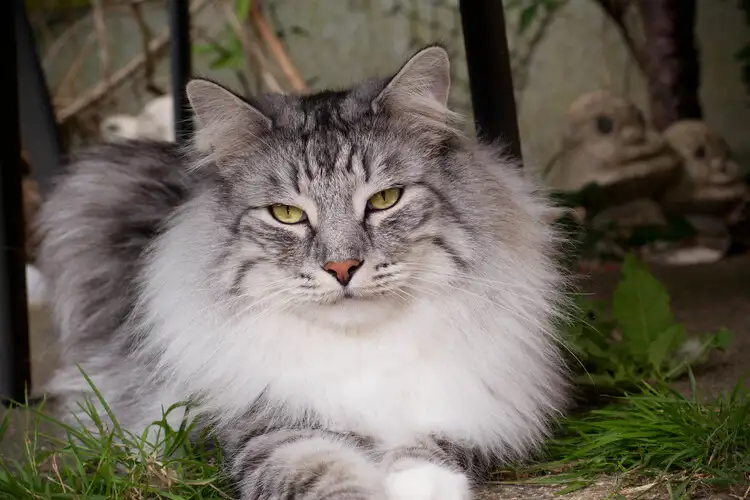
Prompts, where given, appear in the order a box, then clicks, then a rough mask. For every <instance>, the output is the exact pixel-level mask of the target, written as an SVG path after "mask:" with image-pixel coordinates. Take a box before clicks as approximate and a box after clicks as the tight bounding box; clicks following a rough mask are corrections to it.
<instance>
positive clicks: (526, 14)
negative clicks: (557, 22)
mask: <svg viewBox="0 0 750 500" xmlns="http://www.w3.org/2000/svg"><path fill="white" fill-rule="evenodd" d="M566 1H567V0H510V1H509V2H507V3H506V5H505V8H506V9H508V10H509V11H511V10H518V33H519V34H522V33H524V32H526V30H528V29H529V27H530V26H531V25H532V24H533V23H534V20H535V19H536V18H537V17H538V16H539V14H540V13H541V12H543V11H545V10H546V11H547V12H548V13H552V12H554V11H555V10H557V9H558V8H559V7H560V6H562V5H563V4H564V3H565V2H566Z"/></svg>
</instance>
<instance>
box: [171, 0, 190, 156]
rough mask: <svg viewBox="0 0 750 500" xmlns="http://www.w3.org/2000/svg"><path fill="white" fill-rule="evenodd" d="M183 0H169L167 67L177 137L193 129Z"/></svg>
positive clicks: (187, 13)
mask: <svg viewBox="0 0 750 500" xmlns="http://www.w3.org/2000/svg"><path fill="white" fill-rule="evenodd" d="M188 4H189V2H188V1H187V0H169V29H170V33H171V36H172V47H171V48H172V50H171V70H172V97H173V99H174V123H175V136H176V138H177V141H178V142H180V141H185V140H188V139H189V138H190V136H191V134H192V132H193V120H192V117H191V113H190V103H189V102H188V98H187V94H186V93H185V85H187V82H188V79H189V78H190V76H191V74H192V71H193V70H192V59H191V44H190V9H189V5H188Z"/></svg>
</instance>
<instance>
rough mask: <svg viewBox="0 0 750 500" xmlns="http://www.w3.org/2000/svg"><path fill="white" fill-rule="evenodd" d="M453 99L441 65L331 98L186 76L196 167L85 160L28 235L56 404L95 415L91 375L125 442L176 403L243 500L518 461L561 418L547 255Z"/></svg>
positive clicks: (553, 283) (437, 54) (315, 495)
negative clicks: (54, 358)
mask: <svg viewBox="0 0 750 500" xmlns="http://www.w3.org/2000/svg"><path fill="white" fill-rule="evenodd" d="M449 88H450V63H449V58H448V55H447V52H446V50H445V49H444V48H442V47H440V46H437V45H432V46H428V47H425V48H424V49H422V50H421V51H419V52H417V53H416V54H414V55H413V56H412V57H411V58H410V59H409V60H408V61H407V62H406V63H405V64H404V65H403V66H402V67H401V69H400V70H399V71H398V72H396V73H395V74H394V75H392V76H391V77H389V78H374V79H371V80H367V81H365V82H362V83H359V84H357V85H354V86H352V87H351V88H348V89H346V90H328V91H322V92H317V93H311V94H309V95H301V96H300V95H281V94H270V95H264V96H261V97H259V98H257V99H255V100H250V99H245V98H241V97H239V96H238V95H236V94H234V93H232V92H231V91H229V90H227V89H225V88H224V87H222V86H220V85H218V84H216V83H214V82H212V81H209V80H205V79H199V78H196V79H194V80H192V81H190V82H189V84H188V85H187V94H188V97H189V101H190V103H191V106H192V110H193V113H194V117H195V120H196V123H197V126H198V128H197V130H196V133H195V138H194V142H193V145H192V147H190V148H188V149H183V148H180V146H178V145H176V144H173V143H165V142H148V141H138V140H133V141H123V142H118V143H111V144H103V145H100V146H96V147H93V148H92V149H89V150H86V151H85V152H82V153H80V154H79V155H78V156H77V158H76V159H74V160H73V161H72V162H71V164H70V165H69V169H68V172H67V173H66V174H65V175H64V176H63V177H62V178H61V179H60V180H59V182H58V185H57V187H56V189H55V191H54V193H53V194H52V195H51V197H50V198H49V199H48V200H47V201H46V203H45V204H44V207H43V208H42V214H41V223H40V224H41V231H42V235H43V238H42V243H41V248H40V258H39V261H40V265H41V268H42V271H43V272H44V274H45V276H46V277H47V278H48V280H49V284H48V286H49V291H48V292H49V293H48V296H49V301H50V305H51V308H52V311H53V315H54V318H55V321H56V325H57V328H58V330H59V336H60V339H61V343H62V345H63V360H64V362H63V365H62V367H61V368H60V370H58V373H57V374H56V376H55V378H54V380H53V382H52V383H51V384H50V385H49V386H48V387H46V388H45V390H46V391H47V392H48V393H49V394H50V395H52V396H56V397H60V398H63V400H64V401H74V400H76V398H79V397H81V395H84V394H85V393H86V387H87V384H86V382H85V381H84V379H83V377H82V376H81V374H80V372H79V371H78V368H77V366H76V363H80V366H81V368H82V369H83V370H84V371H85V372H86V373H87V374H88V375H89V376H90V377H91V380H92V381H93V382H94V384H95V385H96V386H97V388H98V389H99V390H100V391H101V393H102V395H103V396H104V398H105V399H106V400H107V402H108V403H109V404H110V406H111V408H112V411H113V412H114V413H115V415H116V416H117V417H118V420H119V421H120V424H121V425H122V426H123V427H127V428H130V429H135V430H139V429H140V428H142V427H144V426H146V425H148V424H149V423H150V422H152V421H153V420H157V419H159V418H160V416H161V411H162V409H164V408H167V407H169V406H170V405H171V404H172V403H175V402H177V401H182V400H190V401H191V402H193V403H194V405H195V407H196V408H197V410H196V411H197V412H198V415H200V416H201V418H204V419H205V420H206V421H207V422H209V423H210V425H211V428H212V429H213V430H214V432H215V433H216V435H217V436H219V438H220V440H221V442H222V444H223V446H224V447H225V452H226V457H227V459H226V467H227V472H228V474H229V475H230V476H231V478H232V480H233V481H234V483H235V484H236V485H237V490H238V494H239V496H240V497H241V498H242V499H259V498H263V499H276V498H299V499H308V500H318V499H323V498H326V499H331V500H344V499H347V500H349V499H363V500H364V499H391V500H397V499H407V498H409V499H425V500H427V499H440V500H459V499H467V498H470V497H471V495H472V494H473V493H472V492H473V491H474V490H473V488H474V487H475V486H476V484H478V482H477V481H478V480H480V479H481V477H482V476H483V474H486V472H487V470H488V467H490V466H491V465H492V464H493V463H495V461H497V460H504V459H511V458H518V457H524V456H527V455H528V454H529V453H531V452H533V451H534V450H535V449H536V448H537V447H538V446H539V445H540V443H541V442H542V441H543V439H544V438H545V436H546V435H547V433H548V431H549V428H550V423H551V421H552V420H553V419H554V418H555V417H556V416H557V415H559V414H560V413H561V412H562V411H564V409H565V407H566V401H567V396H566V394H567V386H568V384H567V379H568V376H567V370H566V367H565V363H564V356H563V355H562V354H561V351H560V348H559V342H560V341H559V339H558V338H557V336H556V325H557V322H558V320H559V319H560V318H562V317H563V314H562V311H563V309H564V307H563V306H564V303H565V299H564V297H565V293H564V288H565V286H564V285H565V282H566V279H565V274H564V272H563V271H562V270H561V266H560V265H559V264H558V262H559V261H558V257H559V252H560V248H561V246H560V243H561V242H562V239H561V238H560V236H559V235H558V233H557V232H556V231H555V230H554V228H553V226H552V224H551V222H550V219H549V214H550V213H551V211H552V210H553V206H552V204H551V202H550V201H549V199H548V197H547V196H546V195H545V192H544V190H543V189H542V188H541V187H540V185H539V184H538V183H537V182H535V181H534V180H533V179H532V178H531V176H528V175H524V173H523V171H522V170H521V169H520V168H518V165H517V161H516V160H514V159H512V158H508V157H507V156H506V155H505V154H504V152H503V148H502V147H501V146H496V145H489V146H488V145H482V144H479V143H477V141H476V139H474V138H473V137H470V136H468V135H467V134H464V133H463V132H462V130H463V129H462V127H461V125H460V124H461V122H460V118H459V117H458V116H457V115H456V114H455V113H453V112H451V111H450V110H449V109H448V107H447V100H448V95H449ZM70 407H72V404H71V406H70Z"/></svg>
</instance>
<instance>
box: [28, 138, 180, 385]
mask: <svg viewBox="0 0 750 500" xmlns="http://www.w3.org/2000/svg"><path fill="white" fill-rule="evenodd" d="M184 164H185V161H184V159H183V157H182V154H181V152H180V150H179V148H178V147H177V145H175V144H173V143H167V142H155V141H123V142H114V143H109V144H104V145H100V146H96V147H93V148H91V149H88V150H86V151H84V152H83V153H81V154H79V155H78V156H77V157H75V158H74V159H73V160H72V161H71V162H70V163H69V165H68V170H67V171H66V173H65V174H64V175H62V176H61V177H60V178H59V179H58V183H57V185H56V188H55V189H54V190H53V192H52V194H51V195H50V197H49V198H48V199H47V200H46V201H45V202H44V204H43V205H42V208H41V210H40V214H39V219H38V231H39V234H40V236H41V242H40V248H39V254H38V259H37V265H38V266H39V269H40V271H41V273H42V275H43V276H44V279H45V285H46V286H45V288H46V290H45V302H46V303H47V306H48V307H49V310H50V313H51V315H52V324H53V328H54V329H55V330H56V334H57V336H58V338H59V342H60V348H61V349H60V352H61V355H62V360H61V363H62V366H61V367H60V370H59V371H63V372H65V371H68V372H70V371H71V370H73V369H74V368H73V365H74V363H81V364H82V365H83V366H85V365H87V364H88V365H89V366H91V367H92V368H94V369H97V370H101V369H106V367H107V366H112V367H113V368H114V367H116V366H118V365H119V364H120V359H118V358H123V357H124V353H123V352H121V351H120V346H124V347H123V348H126V347H127V344H128V339H127V338H126V337H127V336H128V334H129V332H127V331H124V330H125V329H124V328H123V325H124V324H125V323H126V321H127V318H128V315H129V314H130V312H131V310H132V308H133V304H134V301H135V293H136V291H135V290H134V288H135V275H136V273H137V272H138V270H139V267H140V261H141V256H142V254H143V251H144V249H145V248H146V246H147V245H148V244H149V242H150V241H151V240H152V239H153V238H154V237H155V236H156V235H158V233H159V231H160V230H161V228H162V227H163V225H164V222H165V221H166V219H167V218H168V216H169V214H170V213H171V212H172V210H173V209H174V208H175V207H177V206H179V204H180V203H182V201H183V200H184V199H185V197H186V196H187V191H188V186H187V183H186V179H185V172H186V169H185V168H184ZM91 375H92V376H93V375H95V374H91Z"/></svg>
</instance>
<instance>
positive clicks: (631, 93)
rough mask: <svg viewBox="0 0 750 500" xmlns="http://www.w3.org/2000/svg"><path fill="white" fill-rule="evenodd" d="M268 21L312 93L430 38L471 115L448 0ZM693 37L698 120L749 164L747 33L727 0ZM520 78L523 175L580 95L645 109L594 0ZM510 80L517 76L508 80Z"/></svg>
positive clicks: (309, 6) (72, 51)
mask: <svg viewBox="0 0 750 500" xmlns="http://www.w3.org/2000/svg"><path fill="white" fill-rule="evenodd" d="M265 5H266V6H268V7H269V8H270V12H269V14H270V17H271V19H272V20H273V21H274V22H275V23H277V25H278V26H279V27H280V28H281V30H282V31H283V32H284V35H285V43H286V44H287V46H288V48H289V51H290V53H291V56H292V58H293V59H294V61H295V63H296V64H297V66H298V67H299V69H300V72H301V73H302V75H303V76H304V77H305V78H306V79H308V81H309V82H310V84H311V86H312V87H313V88H323V87H329V86H341V85H346V84H348V83H351V82H354V81H357V80H359V79H361V78H365V77H368V76H373V75H382V74H384V73H388V72H391V71H394V70H395V69H397V68H398V66H399V65H400V64H401V63H402V61H403V59H404V58H405V57H406V56H407V55H408V54H409V53H410V52H412V51H413V50H414V49H415V48H417V47H418V46H420V45H422V44H426V43H429V42H431V41H433V40H436V41H441V42H443V43H446V44H448V45H449V48H450V50H451V52H453V61H454V68H453V72H454V75H453V79H454V87H453V95H452V104H453V105H454V106H455V107H456V108H457V109H459V110H462V111H464V112H466V113H469V112H470V107H471V106H470V100H469V93H468V87H467V77H466V64H465V60H464V53H463V40H462V38H461V36H462V35H461V26H460V17H459V15H458V10H457V1H456V0H430V1H428V0H306V1H299V0H267V1H266V2H265ZM698 7H699V12H698V29H697V32H698V38H699V43H700V50H701V56H702V82H703V85H702V88H701V97H702V99H703V104H704V110H705V115H706V120H707V121H708V123H709V125H710V126H712V127H714V128H715V129H716V130H717V131H718V132H719V133H721V134H722V135H724V136H725V137H726V138H727V140H728V141H729V143H730V145H731V146H732V148H733V149H734V151H735V154H736V155H737V157H738V158H739V160H740V161H741V162H742V163H743V164H745V165H750V141H748V140H747V138H748V136H749V135H750V134H749V133H750V106H748V104H747V99H746V98H745V95H744V88H743V86H742V84H741V81H740V69H739V64H738V63H737V62H735V61H734V60H733V53H734V52H735V51H736V50H737V49H738V48H739V47H740V46H741V45H742V44H743V43H744V42H745V41H746V40H748V39H750V30H748V28H747V27H746V26H745V24H744V21H743V18H742V14H741V12H740V11H739V10H738V9H737V7H736V2H734V1H733V0H699V1H698ZM508 17H509V19H508V21H509V23H510V24H511V26H509V29H508V32H509V35H510V38H511V39H510V44H511V46H512V47H513V48H514V51H515V52H514V53H517V54H524V53H525V52H524V47H525V45H524V44H525V42H526V40H527V38H528V37H527V36H526V37H519V36H518V35H517V30H516V28H515V21H516V18H517V16H516V15H515V14H513V13H509V15H508ZM148 19H149V24H150V25H151V26H152V28H153V31H154V32H155V33H159V32H162V31H163V30H164V29H165V12H164V9H163V7H160V6H157V7H151V8H150V9H149V17H148ZM194 21H195V24H196V25H197V26H199V27H200V28H201V29H205V30H206V31H208V32H210V33H213V34H216V33H219V32H221V30H222V29H223V18H222V15H221V12H220V11H219V10H217V9H216V8H213V7H212V8H209V9H206V10H205V11H204V12H203V13H202V15H201V16H200V17H199V18H197V19H195V20H194ZM107 22H108V28H109V37H110V49H111V51H112V58H113V65H117V64H120V65H121V64H124V63H125V62H126V61H128V60H130V58H132V57H133V56H134V55H135V54H137V53H138V52H139V50H140V45H139V44H140V42H139V35H138V31H137V28H136V26H135V24H134V23H133V22H132V20H131V18H130V17H129V15H128V13H127V12H125V13H123V14H120V15H115V14H111V15H110V16H109V18H108V21H107ZM89 33H91V26H90V25H84V26H82V27H81V29H80V36H79V37H78V40H77V44H76V43H74V42H71V43H69V44H67V46H66V48H65V49H64V50H63V51H61V53H60V55H59V56H58V57H56V58H55V59H54V60H52V61H50V63H49V64H48V67H47V69H48V72H49V77H50V83H51V84H52V86H53V88H54V87H55V85H57V83H58V82H59V81H60V79H61V78H62V75H63V74H64V73H65V71H67V68H69V67H70V65H71V64H72V61H73V60H74V59H75V57H76V55H77V53H78V52H79V50H80V45H81V43H83V40H84V39H85V38H86V36H88V34H89ZM195 59H196V61H195V66H196V72H197V73H200V74H204V75H210V76H213V77H215V78H218V79H221V80H223V81H225V82H227V83H228V84H229V85H231V86H234V87H237V86H238V84H237V80H236V78H235V77H234V75H233V73H232V72H231V71H227V70H224V71H219V72H214V71H211V70H210V69H209V67H208V58H207V56H205V55H197V56H196V58H195ZM158 76H159V77H158V81H159V82H160V83H161V84H162V85H163V86H164V87H165V88H166V87H167V82H168V69H167V65H166V64H161V65H160V68H159V72H158ZM527 76H528V78H527V79H526V84H525V86H524V88H523V89H520V90H519V91H518V92H517V96H516V97H517V102H518V105H519V110H520V116H519V121H520V128H521V134H522V140H523V150H524V157H525V160H526V162H527V164H528V165H529V166H536V165H543V164H544V163H545V162H546V161H547V160H548V159H549V158H550V157H551V156H552V155H553V154H554V153H555V151H556V150H557V148H558V147H559V138H560V131H561V128H562V123H563V122H562V120H563V116H564V113H565V111H566V109H567V107H568V105H569V104H570V102H571V101H572V100H573V99H575V98H576V97H578V96H579V95H581V94H582V93H584V92H589V91H592V90H595V89H599V88H602V87H609V88H612V89H613V90H615V91H617V92H621V93H623V94H624V95H626V96H628V97H630V98H631V99H633V100H634V101H635V102H636V103H638V104H639V105H640V106H641V107H642V108H643V109H644V111H646V112H647V109H645V104H646V95H645V84H644V79H643V77H642V75H640V73H639V71H638V69H637V67H636V66H635V64H634V62H633V61H632V60H631V58H630V56H629V54H628V53H627V51H626V50H625V48H624V46H623V44H622V42H621V40H620V36H619V34H618V33H617V31H616V30H615V29H614V27H613V26H612V24H611V23H610V22H609V20H608V19H606V18H605V16H604V15H603V14H602V13H601V11H600V10H599V8H598V7H597V6H596V4H595V2H594V1H593V0H569V1H568V3H567V5H566V6H565V7H564V8H563V9H561V10H560V12H559V13H558V14H557V15H556V17H555V18H554V20H553V21H552V22H551V24H550V25H549V26H548V29H547V30H546V31H545V36H544V37H543V38H542V39H541V41H540V43H539V44H538V45H537V47H536V50H535V51H534V52H533V57H532V58H531V59H530V64H529V65H528V74H527ZM97 78H98V61H97V57H96V51H95V50H94V51H92V53H91V55H90V56H89V57H88V58H87V59H86V63H85V65H84V67H83V69H82V71H81V73H80V75H79V78H78V80H79V82H78V88H79V91H78V92H80V91H81V90H82V89H84V88H86V86H88V85H91V84H93V83H94V82H95V81H96V80H97ZM518 81H519V82H520V81H521V79H520V76H519V78H518ZM114 97H115V99H113V101H112V104H113V106H114V107H113V108H112V109H111V110H110V112H114V111H126V112H134V111H136V110H137V109H138V107H139V106H140V105H142V103H143V99H144V98H146V97H147V96H146V95H145V94H144V93H142V92H136V89H134V86H126V87H125V88H123V90H121V91H120V92H118V93H116V94H115V95H114Z"/></svg>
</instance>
